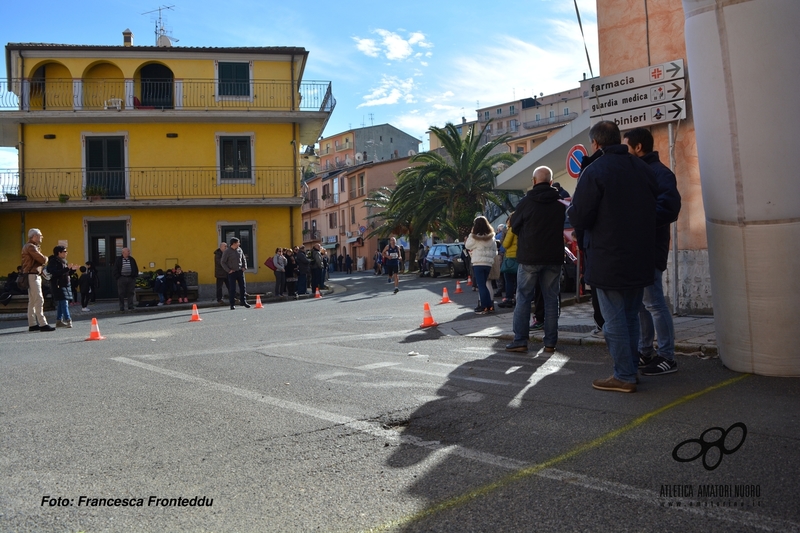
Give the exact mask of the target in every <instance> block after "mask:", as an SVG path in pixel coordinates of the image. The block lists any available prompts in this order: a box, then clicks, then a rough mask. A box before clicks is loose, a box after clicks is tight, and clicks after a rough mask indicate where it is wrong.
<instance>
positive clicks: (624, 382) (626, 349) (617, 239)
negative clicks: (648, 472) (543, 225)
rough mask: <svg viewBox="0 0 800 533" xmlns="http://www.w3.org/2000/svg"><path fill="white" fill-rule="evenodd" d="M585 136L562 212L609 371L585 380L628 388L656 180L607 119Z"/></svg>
mask: <svg viewBox="0 0 800 533" xmlns="http://www.w3.org/2000/svg"><path fill="white" fill-rule="evenodd" d="M589 138H590V139H591V143H592V149H593V150H594V151H595V155H593V156H592V157H593V158H594V157H595V156H597V157H596V158H595V160H594V161H593V162H592V163H591V164H590V165H589V166H588V167H586V168H585V169H584V170H583V173H582V174H581V177H580V179H579V180H578V184H577V187H576V189H575V193H574V194H573V195H572V205H571V206H570V208H569V210H568V212H567V213H568V215H569V219H570V221H571V222H572V226H573V227H574V228H575V229H581V230H584V246H585V247H586V251H587V254H586V271H585V274H584V277H585V279H586V282H587V283H589V285H591V286H592V289H593V290H596V291H597V296H598V302H599V303H600V310H601V311H602V313H603V318H604V319H605V324H604V325H603V333H604V335H605V339H606V344H607V346H608V351H609V352H610V354H611V358H612V359H613V361H614V374H613V375H612V376H611V377H609V378H607V379H596V380H594V381H593V382H592V387H594V388H595V389H598V390H606V391H616V392H636V380H637V372H638V363H639V354H638V350H637V346H638V344H639V308H640V307H641V305H642V295H643V293H644V288H645V287H648V286H650V285H652V284H653V272H654V269H655V235H656V197H657V195H658V185H657V183H656V177H655V174H654V173H653V170H652V169H651V168H650V167H649V166H648V165H647V163H645V162H644V161H642V160H640V159H639V158H638V157H636V156H634V155H632V154H630V153H628V147H627V146H626V145H624V144H621V142H622V137H621V136H620V132H619V128H618V127H617V125H616V124H615V123H613V122H610V121H606V120H604V121H602V122H598V123H597V124H595V125H594V126H592V128H591V129H590V130H589ZM596 152H599V155H598V154H597V153H596ZM545 320H547V312H545Z"/></svg>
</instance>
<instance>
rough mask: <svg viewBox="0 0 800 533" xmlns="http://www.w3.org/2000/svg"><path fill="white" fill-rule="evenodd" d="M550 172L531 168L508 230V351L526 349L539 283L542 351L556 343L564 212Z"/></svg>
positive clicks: (550, 351) (550, 348) (551, 347)
mask: <svg viewBox="0 0 800 533" xmlns="http://www.w3.org/2000/svg"><path fill="white" fill-rule="evenodd" d="M552 183H553V171H552V170H550V169H549V168H547V167H539V168H537V169H536V170H534V171H533V188H532V189H531V190H530V191H528V194H526V195H525V197H524V198H523V199H522V200H520V202H519V204H518V205H517V209H516V211H514V216H513V217H512V219H511V220H512V224H511V229H512V230H513V231H514V233H515V234H516V235H517V263H518V264H519V266H518V269H517V305H516V307H515V308H514V341H513V342H511V343H510V344H508V345H506V350H508V351H510V352H527V351H528V336H529V335H530V320H531V302H532V300H533V292H534V288H535V287H536V283H537V282H538V283H539V285H540V287H541V290H542V296H543V297H544V351H545V352H547V353H553V352H554V351H555V349H556V343H557V342H558V305H559V302H558V298H559V295H558V288H559V287H558V286H559V278H560V276H561V265H563V264H564V211H565V209H566V207H565V205H564V203H562V202H561V201H560V200H561V197H560V196H559V194H558V190H557V189H555V188H554V187H553V185H552Z"/></svg>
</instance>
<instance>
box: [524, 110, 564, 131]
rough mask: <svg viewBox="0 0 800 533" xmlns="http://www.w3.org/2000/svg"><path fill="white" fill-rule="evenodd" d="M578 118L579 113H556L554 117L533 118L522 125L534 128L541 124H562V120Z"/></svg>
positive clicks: (526, 127)
mask: <svg viewBox="0 0 800 533" xmlns="http://www.w3.org/2000/svg"><path fill="white" fill-rule="evenodd" d="M576 118H578V114H577V113H570V114H569V115H556V116H554V117H547V118H542V119H539V120H531V121H529V122H525V123H524V124H522V126H523V127H524V128H525V129H529V130H530V129H533V128H538V127H540V126H547V125H549V124H560V123H562V122H570V121H573V120H575V119H576Z"/></svg>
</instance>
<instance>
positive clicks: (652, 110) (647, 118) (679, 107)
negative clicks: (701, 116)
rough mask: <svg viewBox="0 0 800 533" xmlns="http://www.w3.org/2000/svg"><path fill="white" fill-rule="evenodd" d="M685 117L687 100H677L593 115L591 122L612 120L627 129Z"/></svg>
mask: <svg viewBox="0 0 800 533" xmlns="http://www.w3.org/2000/svg"><path fill="white" fill-rule="evenodd" d="M684 118H686V100H677V101H675V102H667V103H665V104H658V105H651V106H649V107H641V108H639V109H631V110H629V111H622V112H620V113H612V114H606V115H604V116H597V117H591V122H592V125H594V124H597V123H598V122H600V121H601V120H610V121H611V122H614V123H616V124H617V126H619V129H620V130H621V131H625V130H630V129H633V128H639V127H641V126H650V125H653V124H663V123H666V122H674V121H676V120H681V119H684Z"/></svg>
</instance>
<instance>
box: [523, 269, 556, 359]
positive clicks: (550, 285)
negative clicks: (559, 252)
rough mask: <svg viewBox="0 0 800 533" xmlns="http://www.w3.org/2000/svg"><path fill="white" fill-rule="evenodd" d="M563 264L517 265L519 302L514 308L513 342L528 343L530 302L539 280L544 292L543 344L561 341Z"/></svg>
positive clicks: (550, 345) (551, 345) (551, 344)
mask: <svg viewBox="0 0 800 533" xmlns="http://www.w3.org/2000/svg"><path fill="white" fill-rule="evenodd" d="M560 276H561V265H523V264H520V265H519V266H518V267H517V306H516V307H515V308H514V344H519V345H523V344H525V345H527V343H528V337H529V336H530V332H531V304H532V303H533V292H534V289H535V288H536V283H537V282H538V283H539V284H540V285H541V288H542V296H544V345H545V346H548V347H553V348H554V347H555V346H556V343H557V342H558V305H559V302H558V298H559V296H558V292H559V286H558V282H559V278H560Z"/></svg>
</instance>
